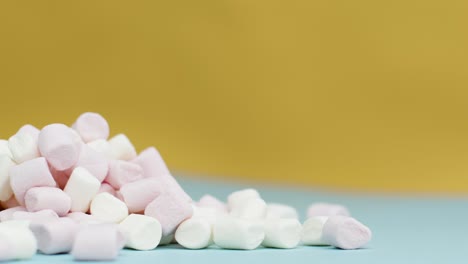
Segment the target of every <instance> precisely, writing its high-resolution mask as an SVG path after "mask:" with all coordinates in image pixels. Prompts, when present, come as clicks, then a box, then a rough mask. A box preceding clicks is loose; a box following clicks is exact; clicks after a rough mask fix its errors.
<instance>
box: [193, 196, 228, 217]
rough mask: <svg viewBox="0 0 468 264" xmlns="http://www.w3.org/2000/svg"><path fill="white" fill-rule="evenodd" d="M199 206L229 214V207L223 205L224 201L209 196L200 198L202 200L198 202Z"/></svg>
mask: <svg viewBox="0 0 468 264" xmlns="http://www.w3.org/2000/svg"><path fill="white" fill-rule="evenodd" d="M197 206H198V207H209V208H214V209H216V211H218V212H219V213H227V212H228V209H227V205H226V204H225V203H223V202H222V201H220V200H219V199H217V198H216V197H214V196H211V195H209V194H205V195H203V196H202V197H201V198H200V200H198V203H197Z"/></svg>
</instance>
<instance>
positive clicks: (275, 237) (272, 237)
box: [262, 218, 302, 248]
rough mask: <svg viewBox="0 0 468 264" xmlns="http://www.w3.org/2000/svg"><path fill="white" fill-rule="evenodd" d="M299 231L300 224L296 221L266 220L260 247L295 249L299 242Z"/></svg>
mask: <svg viewBox="0 0 468 264" xmlns="http://www.w3.org/2000/svg"><path fill="white" fill-rule="evenodd" d="M301 229H302V226H301V223H299V220H297V219H287V218H283V219H282V218H273V219H267V220H266V221H265V239H264V240H263V242H262V245H263V246H265V247H274V248H295V247H297V245H298V244H299V242H300V241H301Z"/></svg>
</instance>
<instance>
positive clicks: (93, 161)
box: [74, 144, 109, 182]
mask: <svg viewBox="0 0 468 264" xmlns="http://www.w3.org/2000/svg"><path fill="white" fill-rule="evenodd" d="M76 167H83V168H85V169H87V170H88V171H89V172H90V173H91V174H92V175H93V176H94V177H96V179H98V180H99V181H100V182H102V181H104V179H105V178H106V176H107V173H108V171H109V162H108V161H107V158H106V156H105V155H104V154H102V153H99V152H97V151H95V150H94V149H92V148H91V147H89V146H88V145H86V144H83V145H82V147H81V152H80V156H79V157H78V161H77V162H76V164H75V165H74V168H76Z"/></svg>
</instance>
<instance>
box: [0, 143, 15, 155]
mask: <svg viewBox="0 0 468 264" xmlns="http://www.w3.org/2000/svg"><path fill="white" fill-rule="evenodd" d="M2 155H6V156H8V157H9V158H10V159H13V155H12V154H11V151H10V147H8V140H5V139H0V156H2Z"/></svg>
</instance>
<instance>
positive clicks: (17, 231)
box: [0, 222, 37, 259]
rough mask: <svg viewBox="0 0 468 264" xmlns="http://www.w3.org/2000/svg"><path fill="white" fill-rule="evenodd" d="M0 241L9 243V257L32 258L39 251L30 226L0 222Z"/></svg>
mask: <svg viewBox="0 0 468 264" xmlns="http://www.w3.org/2000/svg"><path fill="white" fill-rule="evenodd" d="M0 241H6V242H8V243H9V247H8V248H9V249H10V250H11V252H10V254H9V256H8V259H30V258H32V256H34V254H36V251H37V242H36V238H35V237H34V235H33V233H32V232H31V230H29V228H27V227H25V226H22V225H17V226H15V225H11V224H7V222H5V223H0Z"/></svg>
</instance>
